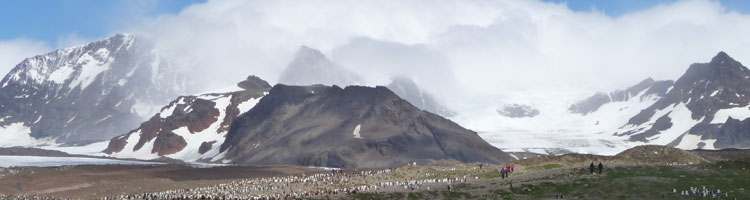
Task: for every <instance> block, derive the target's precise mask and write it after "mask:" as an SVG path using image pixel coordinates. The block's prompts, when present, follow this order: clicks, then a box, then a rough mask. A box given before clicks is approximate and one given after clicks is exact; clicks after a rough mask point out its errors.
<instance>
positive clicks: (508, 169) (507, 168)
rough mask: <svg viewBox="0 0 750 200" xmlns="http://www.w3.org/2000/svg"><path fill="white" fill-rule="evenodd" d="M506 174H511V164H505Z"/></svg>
mask: <svg viewBox="0 0 750 200" xmlns="http://www.w3.org/2000/svg"><path fill="white" fill-rule="evenodd" d="M505 174H508V175H510V165H505Z"/></svg>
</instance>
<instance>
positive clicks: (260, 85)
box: [237, 75, 271, 90]
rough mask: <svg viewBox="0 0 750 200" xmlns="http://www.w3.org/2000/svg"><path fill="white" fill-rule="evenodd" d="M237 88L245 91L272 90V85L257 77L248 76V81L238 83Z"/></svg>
mask: <svg viewBox="0 0 750 200" xmlns="http://www.w3.org/2000/svg"><path fill="white" fill-rule="evenodd" d="M237 86H238V87H240V88H242V89H245V90H262V89H266V88H271V85H270V84H268V82H266V81H265V80H263V79H261V78H259V77H257V76H255V75H250V76H248V77H247V79H245V80H243V81H241V82H239V83H237Z"/></svg>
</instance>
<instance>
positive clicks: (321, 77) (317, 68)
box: [279, 46, 362, 86]
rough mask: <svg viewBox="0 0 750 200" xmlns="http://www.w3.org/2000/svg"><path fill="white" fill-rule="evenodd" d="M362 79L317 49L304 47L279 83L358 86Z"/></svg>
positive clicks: (300, 49)
mask: <svg viewBox="0 0 750 200" xmlns="http://www.w3.org/2000/svg"><path fill="white" fill-rule="evenodd" d="M361 82H362V81H361V80H360V77H359V76H358V75H357V74H355V73H354V72H351V71H349V70H347V69H346V68H343V67H341V66H338V65H336V64H334V63H333V62H331V61H330V60H328V58H326V56H325V55H323V53H321V52H320V51H319V50H317V49H312V48H309V47H307V46H302V47H300V48H299V50H297V53H295V54H294V60H292V62H291V63H289V65H288V66H287V67H286V69H284V72H283V73H282V74H281V77H280V78H279V83H281V84H287V85H314V84H323V85H339V86H347V85H356V84H361Z"/></svg>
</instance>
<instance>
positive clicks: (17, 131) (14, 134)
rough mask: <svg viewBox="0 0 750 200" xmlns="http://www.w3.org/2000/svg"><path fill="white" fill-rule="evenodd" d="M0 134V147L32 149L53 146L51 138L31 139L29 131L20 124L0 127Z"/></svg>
mask: <svg viewBox="0 0 750 200" xmlns="http://www.w3.org/2000/svg"><path fill="white" fill-rule="evenodd" d="M0 133H2V140H0V147H34V146H41V145H54V144H55V142H54V139H51V138H42V139H36V138H34V137H31V129H30V128H29V127H28V126H25V125H24V124H23V123H20V122H19V123H11V124H9V125H7V126H0Z"/></svg>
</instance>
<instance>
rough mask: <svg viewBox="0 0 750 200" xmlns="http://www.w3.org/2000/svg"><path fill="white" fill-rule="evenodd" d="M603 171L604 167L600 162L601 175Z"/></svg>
mask: <svg viewBox="0 0 750 200" xmlns="http://www.w3.org/2000/svg"><path fill="white" fill-rule="evenodd" d="M603 169H604V165H602V162H599V174H602V170H603Z"/></svg>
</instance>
